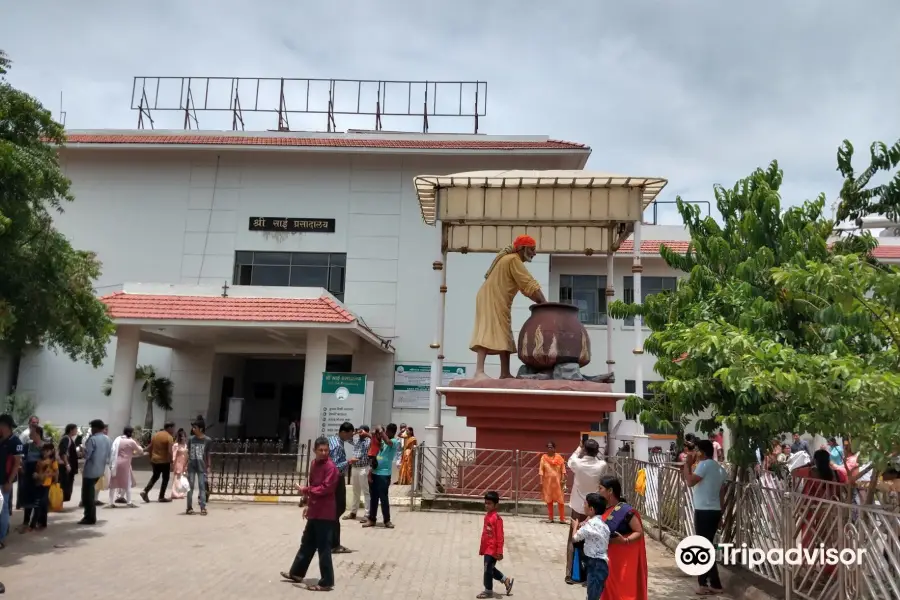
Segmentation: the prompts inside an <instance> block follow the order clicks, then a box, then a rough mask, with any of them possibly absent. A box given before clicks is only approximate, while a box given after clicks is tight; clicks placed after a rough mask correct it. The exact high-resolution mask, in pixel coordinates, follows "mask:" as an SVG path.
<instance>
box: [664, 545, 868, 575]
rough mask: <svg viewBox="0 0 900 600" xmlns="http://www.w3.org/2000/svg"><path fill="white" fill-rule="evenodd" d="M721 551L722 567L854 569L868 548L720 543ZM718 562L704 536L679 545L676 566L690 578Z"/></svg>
mask: <svg viewBox="0 0 900 600" xmlns="http://www.w3.org/2000/svg"><path fill="white" fill-rule="evenodd" d="M719 548H720V549H721V550H722V564H724V565H728V566H731V565H741V566H744V567H748V568H750V569H753V568H755V567H758V566H760V565H763V564H770V565H776V566H783V565H791V566H795V565H829V566H834V565H837V564H841V565H845V566H851V565H860V564H862V560H863V557H864V556H865V554H866V549H865V548H858V549H854V548H844V549H843V550H839V549H837V548H826V547H825V544H819V545H818V546H814V547H811V548H801V547H799V546H797V547H795V548H772V549H770V550H763V549H761V548H750V547H748V546H747V544H741V545H740V546H735V545H734V544H719ZM715 560H716V547H715V546H713V544H712V542H710V541H709V540H708V539H706V538H705V537H701V536H699V535H691V536H688V537H686V538H684V539H683V540H681V542H679V543H678V546H677V547H676V548H675V564H676V565H677V566H678V568H679V569H680V570H681V572H682V573H684V574H686V575H691V576H695V577H696V576H699V575H703V574H704V573H706V572H707V571H709V569H710V567H712V565H713V563H714V562H715Z"/></svg>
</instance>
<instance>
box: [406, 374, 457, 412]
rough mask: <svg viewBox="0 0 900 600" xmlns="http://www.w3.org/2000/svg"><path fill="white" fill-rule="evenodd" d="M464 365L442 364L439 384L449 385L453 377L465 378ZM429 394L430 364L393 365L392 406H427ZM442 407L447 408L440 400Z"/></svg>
mask: <svg viewBox="0 0 900 600" xmlns="http://www.w3.org/2000/svg"><path fill="white" fill-rule="evenodd" d="M465 378H466V367H464V366H462V365H444V369H443V373H442V374H441V386H447V385H450V382H451V381H453V380H454V379H465ZM430 395H431V365H395V366H394V403H393V407H394V408H428V398H429V396H430ZM441 407H442V408H447V405H446V403H444V402H443V401H442V402H441Z"/></svg>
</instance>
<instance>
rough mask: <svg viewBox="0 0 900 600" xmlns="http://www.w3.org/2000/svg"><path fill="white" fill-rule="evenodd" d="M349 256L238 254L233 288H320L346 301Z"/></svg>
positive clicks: (303, 253)
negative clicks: (345, 286) (254, 286)
mask: <svg viewBox="0 0 900 600" xmlns="http://www.w3.org/2000/svg"><path fill="white" fill-rule="evenodd" d="M346 269H347V255H346V254H343V253H342V254H338V253H319V252H244V251H241V252H237V253H236V254H235V260H234V285H261V286H275V287H279V286H280V287H321V288H325V289H326V290H328V292H329V293H330V294H331V295H332V296H334V297H335V298H337V299H338V300H340V301H341V302H343V301H344V278H345V272H346Z"/></svg>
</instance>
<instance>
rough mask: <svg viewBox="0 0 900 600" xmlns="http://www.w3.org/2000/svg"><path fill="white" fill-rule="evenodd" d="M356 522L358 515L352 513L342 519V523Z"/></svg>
mask: <svg viewBox="0 0 900 600" xmlns="http://www.w3.org/2000/svg"><path fill="white" fill-rule="evenodd" d="M355 520H356V513H350V514H349V515H344V516H343V517H341V521H355Z"/></svg>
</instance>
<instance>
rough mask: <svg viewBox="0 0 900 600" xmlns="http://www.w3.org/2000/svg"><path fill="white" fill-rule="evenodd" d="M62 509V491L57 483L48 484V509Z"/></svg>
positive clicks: (57, 510) (56, 510)
mask: <svg viewBox="0 0 900 600" xmlns="http://www.w3.org/2000/svg"><path fill="white" fill-rule="evenodd" d="M62 509H63V491H62V488H61V487H60V486H59V484H58V483H54V484H53V485H51V486H50V511H51V512H59V511H61V510H62Z"/></svg>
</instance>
